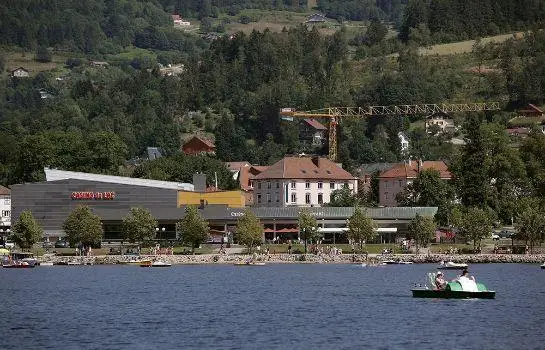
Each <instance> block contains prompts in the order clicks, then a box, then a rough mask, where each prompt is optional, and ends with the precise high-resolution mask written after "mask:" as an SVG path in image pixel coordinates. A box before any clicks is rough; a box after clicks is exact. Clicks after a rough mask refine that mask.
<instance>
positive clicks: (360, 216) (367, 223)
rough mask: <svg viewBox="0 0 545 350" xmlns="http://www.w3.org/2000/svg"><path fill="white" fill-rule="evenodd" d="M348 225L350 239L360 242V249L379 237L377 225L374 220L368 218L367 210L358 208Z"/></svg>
mask: <svg viewBox="0 0 545 350" xmlns="http://www.w3.org/2000/svg"><path fill="white" fill-rule="evenodd" d="M347 224H348V225H347V226H348V239H350V240H351V241H354V242H358V244H359V245H360V249H362V248H363V242H369V241H371V240H372V239H373V238H375V236H376V235H377V232H376V231H375V228H376V225H375V223H374V222H373V220H372V219H371V218H370V217H368V216H367V213H366V211H365V210H361V209H360V208H359V207H357V206H356V208H355V209H354V214H352V216H351V217H350V219H348V222H347Z"/></svg>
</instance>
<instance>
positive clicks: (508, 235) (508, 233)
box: [498, 230, 515, 238]
mask: <svg viewBox="0 0 545 350" xmlns="http://www.w3.org/2000/svg"><path fill="white" fill-rule="evenodd" d="M498 235H499V236H500V238H513V236H514V235H515V232H513V231H505V230H503V231H500V233H499V234H498Z"/></svg>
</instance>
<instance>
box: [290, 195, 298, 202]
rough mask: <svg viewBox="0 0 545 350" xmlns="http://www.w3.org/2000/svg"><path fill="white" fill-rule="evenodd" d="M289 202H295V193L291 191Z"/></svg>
mask: <svg viewBox="0 0 545 350" xmlns="http://www.w3.org/2000/svg"><path fill="white" fill-rule="evenodd" d="M291 202H292V203H295V202H297V195H296V194H295V193H292V194H291Z"/></svg>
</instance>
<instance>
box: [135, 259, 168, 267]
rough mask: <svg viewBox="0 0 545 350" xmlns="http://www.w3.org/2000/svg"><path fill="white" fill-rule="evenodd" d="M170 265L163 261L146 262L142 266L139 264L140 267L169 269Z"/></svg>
mask: <svg viewBox="0 0 545 350" xmlns="http://www.w3.org/2000/svg"><path fill="white" fill-rule="evenodd" d="M170 266H172V264H169V263H166V262H164V261H159V260H158V261H154V262H151V261H146V262H144V263H142V264H140V267H170Z"/></svg>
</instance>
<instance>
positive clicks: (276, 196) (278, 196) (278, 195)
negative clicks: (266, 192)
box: [274, 192, 280, 203]
mask: <svg viewBox="0 0 545 350" xmlns="http://www.w3.org/2000/svg"><path fill="white" fill-rule="evenodd" d="M274 198H275V199H276V203H278V202H280V193H278V192H276V193H275V194H274Z"/></svg>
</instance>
